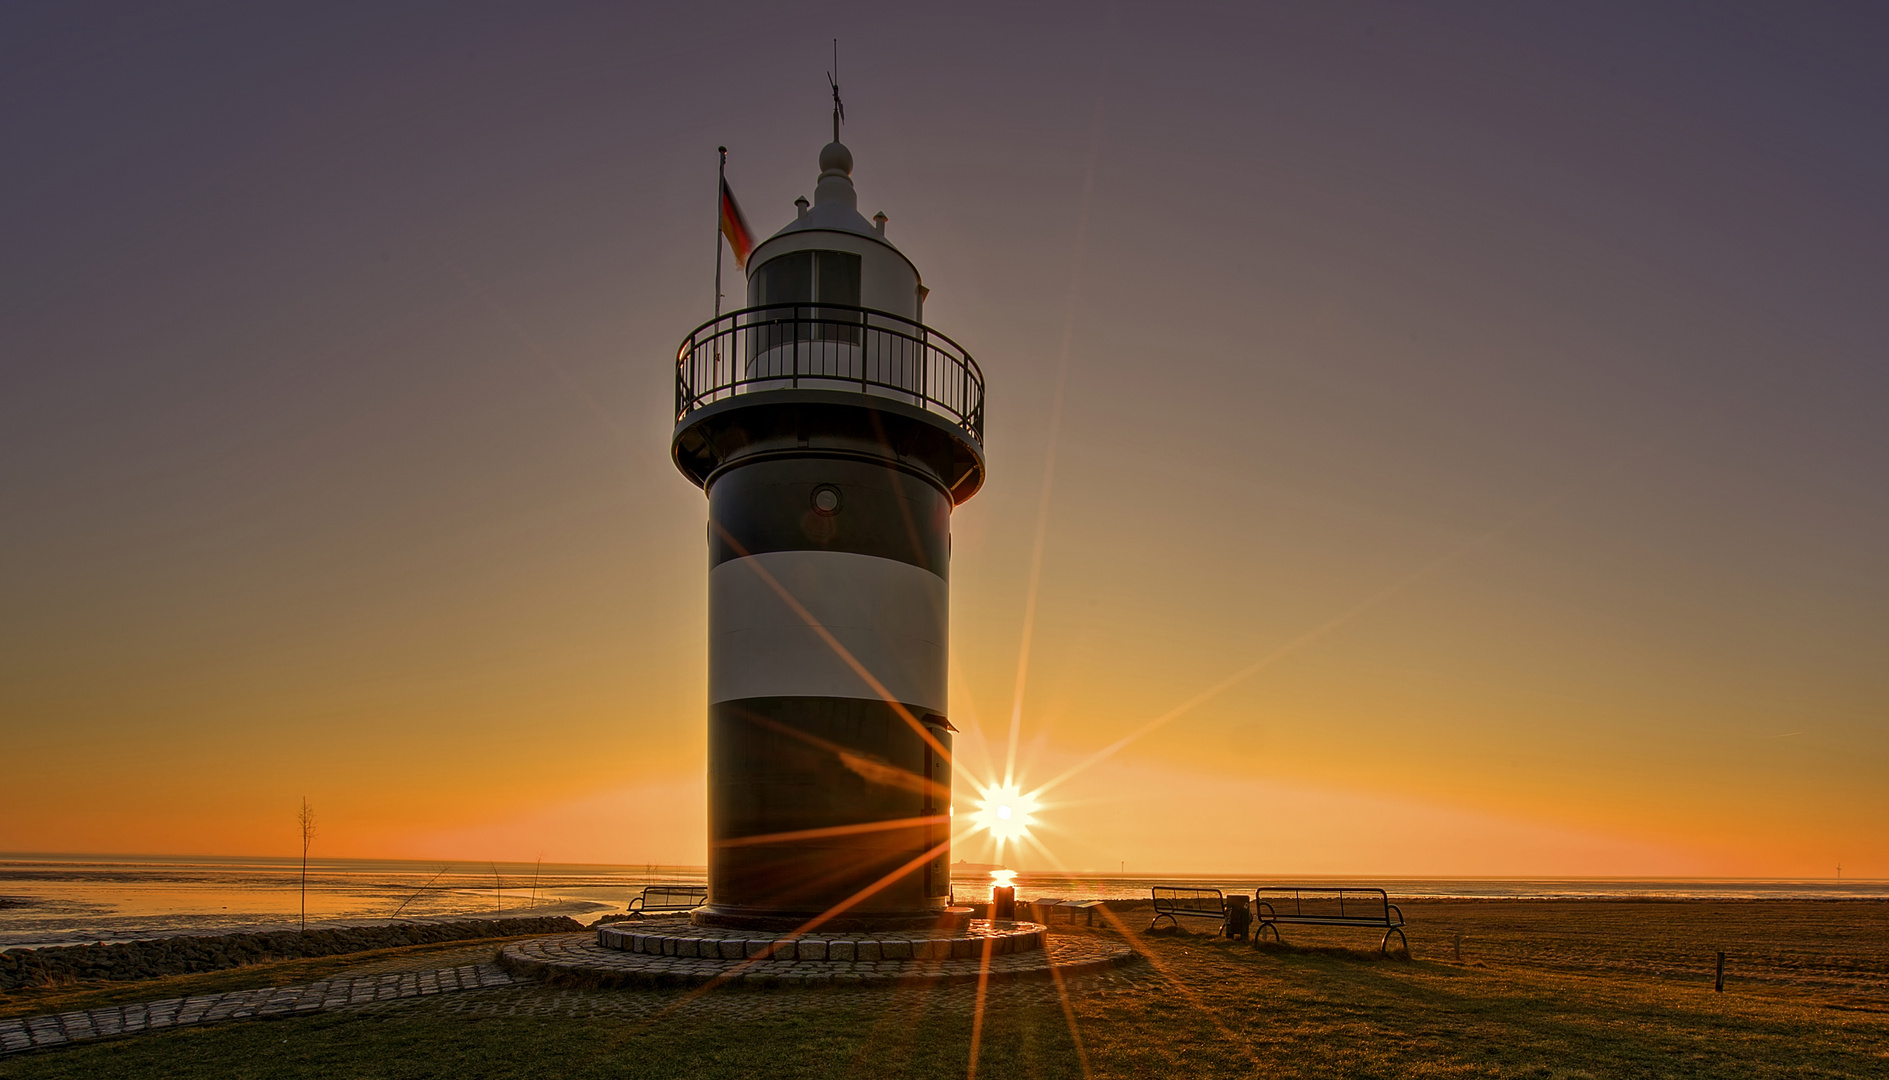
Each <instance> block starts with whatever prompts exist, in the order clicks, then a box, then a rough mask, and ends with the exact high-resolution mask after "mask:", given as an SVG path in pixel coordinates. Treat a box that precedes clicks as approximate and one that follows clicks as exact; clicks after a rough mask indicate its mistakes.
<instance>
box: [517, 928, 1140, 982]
mask: <svg viewBox="0 0 1889 1080" xmlns="http://www.w3.org/2000/svg"><path fill="white" fill-rule="evenodd" d="M1036 929H1037V931H1038V932H1037V933H1036V935H1035V940H1036V941H1038V942H1041V941H1042V940H1043V938H1042V934H1041V933H1040V931H1041V929H1042V928H1041V927H1037V928H1036ZM598 936H601V935H592V934H554V935H552V936H550V937H542V938H532V939H531V940H529V941H516V942H513V943H511V944H509V945H506V946H505V947H504V948H503V949H501V950H500V952H499V964H500V965H501V966H503V967H504V968H505V969H506V970H508V971H510V972H512V973H513V974H515V975H519V976H528V977H536V978H543V979H548V980H551V981H554V982H568V983H574V984H579V985H586V986H654V987H661V986H693V985H700V984H702V983H710V982H717V983H726V982H739V983H740V984H742V985H744V986H751V987H795V986H809V985H820V984H831V983H838V984H848V983H853V984H858V983H868V982H891V981H900V980H939V981H945V982H976V981H978V980H980V979H987V980H988V981H994V982H1007V981H1010V980H1013V979H1030V978H1050V977H1051V969H1052V968H1055V969H1056V972H1055V973H1056V974H1058V975H1071V974H1075V973H1078V972H1083V971H1087V970H1090V969H1095V968H1106V967H1112V966H1114V965H1116V964H1122V963H1127V962H1128V961H1129V960H1131V959H1133V958H1134V955H1135V953H1134V950H1133V949H1130V948H1129V947H1128V946H1127V945H1123V944H1119V943H1114V942H1110V941H1108V940H1106V939H1102V938H1099V937H1090V936H1081V937H1063V936H1057V937H1054V938H1051V939H1049V942H1048V943H1047V944H1046V945H1043V944H1039V945H1038V947H1037V948H1035V949H1030V950H1027V951H1023V952H1010V953H1003V954H998V953H996V952H995V950H994V949H993V954H992V955H991V957H990V958H989V961H988V963H987V962H986V961H985V959H984V958H983V957H982V956H981V955H978V956H974V957H971V956H967V957H958V956H955V955H954V956H952V957H950V958H949V959H945V958H940V957H938V956H935V955H934V956H931V957H927V958H924V959H919V958H916V957H912V956H897V955H895V956H893V957H890V958H888V957H886V956H885V955H883V953H882V954H881V955H880V957H879V958H878V959H859V958H857V956H855V958H854V959H851V960H832V959H822V960H802V959H799V958H798V956H797V955H796V956H795V958H792V959H789V958H787V957H784V956H779V955H774V956H770V955H766V954H765V952H764V950H763V949H761V948H755V949H753V950H752V951H750V950H748V949H747V948H745V947H744V949H743V950H742V952H741V953H740V954H737V955H738V956H739V958H737V955H724V956H716V957H703V956H693V957H691V956H675V955H664V954H655V953H647V952H643V953H632V952H624V951H621V950H618V949H610V948H605V947H603V946H602V945H599V944H598V942H597V937H598ZM761 944H762V943H761V942H759V941H756V942H745V943H744V945H757V946H758V945H761ZM731 952H732V950H731Z"/></svg>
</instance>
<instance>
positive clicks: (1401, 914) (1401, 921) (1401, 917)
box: [1384, 904, 1404, 926]
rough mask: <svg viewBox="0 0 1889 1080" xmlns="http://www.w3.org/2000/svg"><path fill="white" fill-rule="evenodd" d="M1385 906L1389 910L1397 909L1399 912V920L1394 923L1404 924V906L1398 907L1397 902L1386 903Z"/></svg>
mask: <svg viewBox="0 0 1889 1080" xmlns="http://www.w3.org/2000/svg"><path fill="white" fill-rule="evenodd" d="M1384 907H1385V909H1386V910H1388V911H1395V912H1396V913H1397V922H1396V923H1395V924H1393V925H1396V926H1402V925H1404V909H1403V908H1400V907H1398V906H1397V905H1396V904H1385V905H1384Z"/></svg>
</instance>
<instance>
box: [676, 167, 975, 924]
mask: <svg viewBox="0 0 1889 1080" xmlns="http://www.w3.org/2000/svg"><path fill="white" fill-rule="evenodd" d="M852 171H853V155H852V152H851V151H850V150H848V149H847V148H846V147H845V146H844V145H843V144H841V143H840V142H839V141H838V138H837V132H836V137H835V140H834V141H833V142H831V143H829V144H827V145H826V146H825V147H823V148H822V149H821V150H820V174H819V179H818V181H817V183H816V185H815V187H814V193H813V202H812V204H811V205H809V204H808V203H807V201H806V200H805V199H804V198H802V199H799V200H797V201H796V203H795V206H796V208H797V215H796V217H795V218H794V220H792V221H790V222H788V223H787V225H786V226H785V227H783V228H782V229H781V230H780V231H779V232H777V233H775V234H774V235H773V236H772V237H770V238H768V239H767V240H765V241H763V242H762V243H760V244H758V245H756V247H755V249H754V251H753V253H752V254H751V255H750V256H749V258H748V262H747V268H748V282H747V289H748V295H747V305H746V306H745V307H743V308H742V309H741V310H738V311H734V312H730V313H728V314H725V315H722V316H720V317H718V318H716V319H715V320H713V321H711V322H709V323H706V324H704V325H703V326H701V327H699V328H697V329H696V330H695V332H694V333H692V334H690V335H689V336H688V338H687V339H686V340H684V341H683V343H682V346H681V348H680V349H679V350H678V353H677V363H676V429H675V438H674V442H673V446H672V453H673V456H674V459H675V463H676V467H677V468H678V469H680V470H681V471H682V474H683V475H684V476H686V477H688V478H689V479H690V480H691V481H693V482H694V483H696V484H697V485H699V486H700V487H701V488H702V489H703V491H704V492H705V493H706V495H707V497H708V537H707V539H708V563H709V578H708V581H709V584H708V595H709V620H708V633H709V645H708V683H709V687H708V689H709V694H708V702H709V704H708V802H709V805H708V822H709V857H708V858H709V864H708V882H709V902H708V906H707V907H705V908H702V909H700V910H698V911H697V913H696V915H695V920H696V922H697V923H699V924H705V925H711V926H727V927H752V928H756V929H773V930H791V929H793V928H795V927H798V926H803V925H806V924H807V923H809V922H813V921H817V922H818V923H819V924H820V925H823V926H826V927H829V928H844V927H851V928H857V929H877V928H887V929H891V928H898V927H907V926H915V925H923V924H926V923H935V922H937V921H939V920H940V919H941V918H942V917H944V915H945V908H946V906H947V904H948V897H949V895H950V877H949V874H950V865H951V864H950V823H951V822H950V812H951V765H950V761H951V737H952V732H953V730H954V728H953V727H952V724H951V719H950V707H949V703H948V701H947V699H946V693H945V690H946V670H947V663H946V659H947V640H948V633H947V630H948V627H949V623H950V589H949V586H948V582H949V573H950V557H951V534H950V529H951V511H952V508H953V507H955V506H957V505H958V504H960V503H962V502H964V501H965V500H966V499H969V498H970V497H971V496H972V495H974V494H976V492H977V490H978V488H979V487H980V486H981V485H982V484H983V482H984V450H983V424H984V380H983V375H982V374H981V373H980V372H979V370H978V367H977V365H976V363H975V362H973V360H972V359H971V357H970V356H969V355H967V354H966V353H965V352H964V350H962V349H961V348H959V347H958V346H957V345H956V344H955V343H954V342H952V341H951V340H950V339H949V338H947V337H945V336H944V335H942V334H940V333H938V332H937V331H935V330H932V329H930V328H929V327H927V326H926V325H925V324H924V303H925V294H926V289H925V286H924V284H923V283H922V281H921V280H920V277H919V273H918V268H917V267H916V266H914V265H913V263H912V261H911V260H910V259H908V258H907V257H906V256H905V255H904V254H903V253H902V252H900V251H899V249H898V248H897V247H895V246H894V245H893V244H892V242H891V241H890V240H888V239H887V238H886V228H885V226H886V218H885V215H884V214H879V215H877V216H875V217H874V218H873V219H872V220H871V221H868V220H866V218H865V217H863V216H861V214H860V213H859V210H858V205H857V196H856V193H855V191H854V187H853V181H852Z"/></svg>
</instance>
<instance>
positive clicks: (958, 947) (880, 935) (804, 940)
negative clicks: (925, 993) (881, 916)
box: [597, 918, 1047, 963]
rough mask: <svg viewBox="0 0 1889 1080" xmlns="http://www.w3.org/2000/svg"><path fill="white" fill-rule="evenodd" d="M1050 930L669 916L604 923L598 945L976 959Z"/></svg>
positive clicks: (1037, 942)
mask: <svg viewBox="0 0 1889 1080" xmlns="http://www.w3.org/2000/svg"><path fill="white" fill-rule="evenodd" d="M1046 932H1047V928H1046V927H1044V926H1043V924H1042V923H1033V922H992V921H990V920H988V919H974V920H972V921H971V923H970V924H969V925H968V926H965V927H961V928H956V929H939V930H895V931H878V932H872V933H821V932H819V931H817V930H816V931H812V932H809V933H806V934H798V935H796V934H762V933H758V932H756V931H753V930H727V929H723V928H720V927H713V926H695V925H693V924H692V923H690V922H689V921H688V920H687V919H684V918H667V919H650V920H646V921H640V922H630V923H614V924H612V925H609V926H603V927H599V928H598V929H597V944H598V945H600V946H602V947H603V948H606V949H616V950H618V951H621V952H631V953H645V954H648V955H651V956H674V957H683V958H695V959H711V960H745V959H749V958H752V957H761V958H764V959H768V960H817V961H822V962H826V963H842V962H852V961H860V960H952V959H957V960H974V959H977V958H979V957H981V956H983V955H984V953H985V951H986V948H988V950H989V952H990V954H991V955H992V956H1007V955H1009V954H1011V953H1019V952H1030V951H1033V950H1039V949H1041V948H1043V940H1044V935H1045V934H1046Z"/></svg>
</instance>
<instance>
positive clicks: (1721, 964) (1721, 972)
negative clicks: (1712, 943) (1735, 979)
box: [1712, 949, 1725, 994]
mask: <svg viewBox="0 0 1889 1080" xmlns="http://www.w3.org/2000/svg"><path fill="white" fill-rule="evenodd" d="M1712 990H1713V991H1714V992H1715V993H1720V994H1723V993H1724V992H1725V951H1724V950H1723V949H1721V950H1719V954H1718V981H1716V982H1714V983H1713V984H1712Z"/></svg>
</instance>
